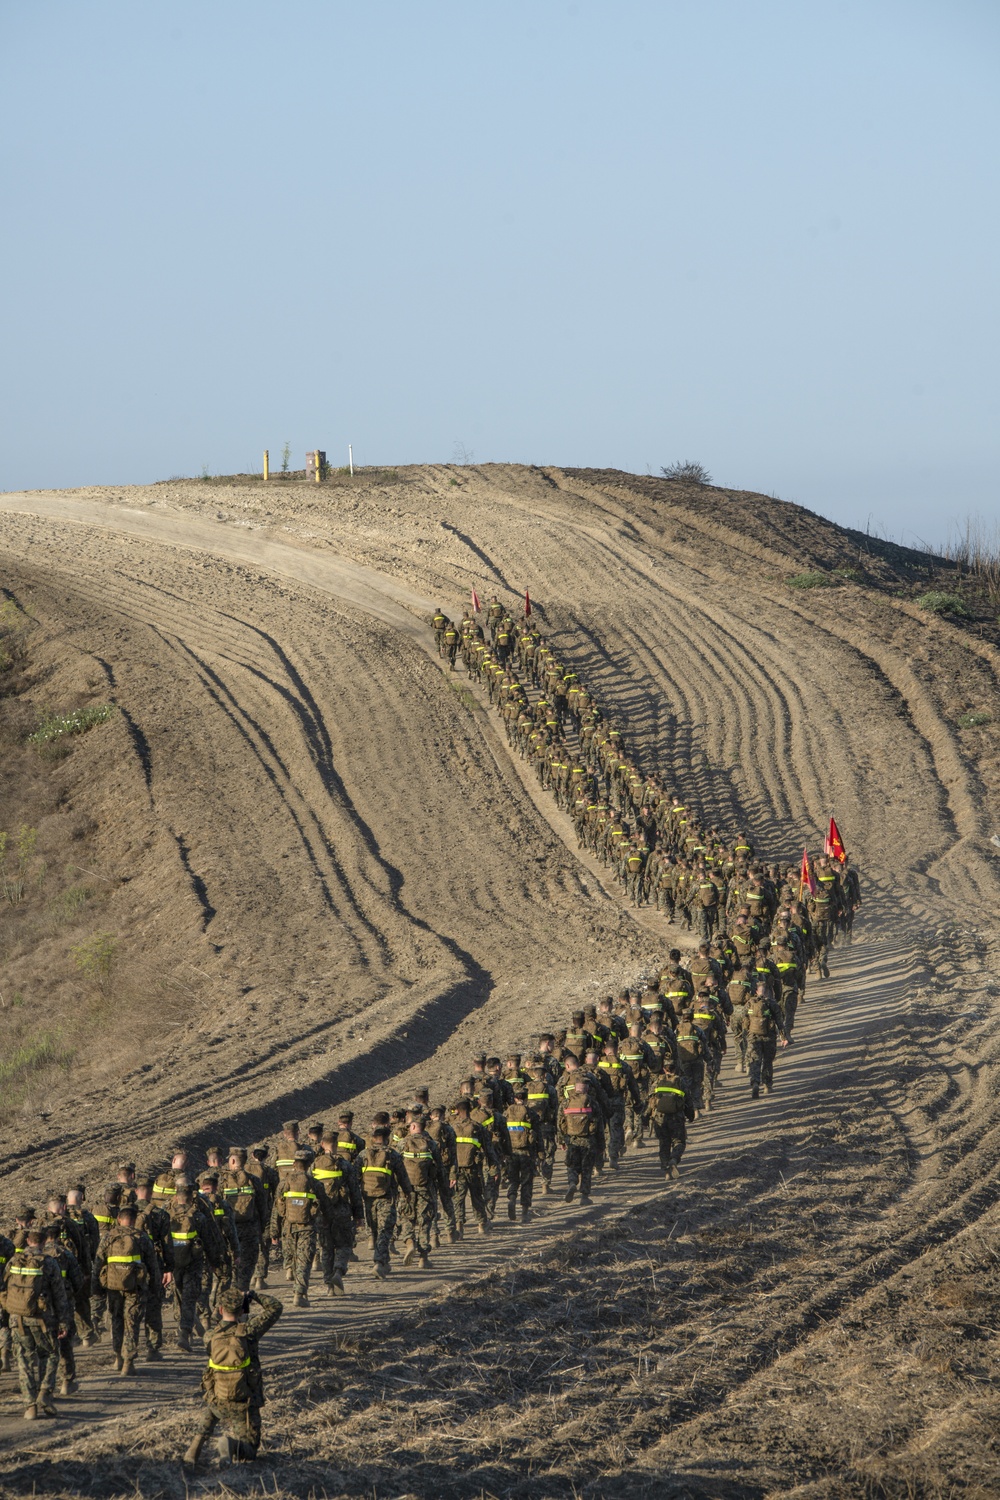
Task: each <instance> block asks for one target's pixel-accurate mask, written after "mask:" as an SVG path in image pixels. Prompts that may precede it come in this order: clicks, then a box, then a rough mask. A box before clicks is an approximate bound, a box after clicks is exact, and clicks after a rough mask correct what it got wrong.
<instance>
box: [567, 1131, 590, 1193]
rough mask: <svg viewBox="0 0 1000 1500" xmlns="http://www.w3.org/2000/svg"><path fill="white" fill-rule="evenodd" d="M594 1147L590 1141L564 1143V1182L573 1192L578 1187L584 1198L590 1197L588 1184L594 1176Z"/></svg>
mask: <svg viewBox="0 0 1000 1500" xmlns="http://www.w3.org/2000/svg"><path fill="white" fill-rule="evenodd" d="M594 1157H595V1153H594V1147H593V1144H592V1142H590V1141H567V1142H566V1180H567V1182H568V1184H569V1186H570V1187H571V1188H572V1189H573V1190H574V1191H575V1190H576V1188H577V1187H579V1189H580V1192H581V1193H582V1194H583V1195H584V1197H585V1198H589V1197H590V1184H591V1180H592V1178H593V1175H594Z"/></svg>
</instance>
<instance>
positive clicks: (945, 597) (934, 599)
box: [916, 589, 969, 620]
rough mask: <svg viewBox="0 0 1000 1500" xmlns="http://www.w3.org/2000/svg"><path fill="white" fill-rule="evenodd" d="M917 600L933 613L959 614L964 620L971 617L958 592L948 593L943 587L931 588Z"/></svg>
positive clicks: (922, 607)
mask: <svg viewBox="0 0 1000 1500" xmlns="http://www.w3.org/2000/svg"><path fill="white" fill-rule="evenodd" d="M916 602H917V604H919V606H920V608H921V609H927V610H930V612H931V614H933V615H957V616H958V617H959V618H960V619H964V620H967V619H968V618H969V611H968V610H967V609H966V607H965V605H964V603H963V602H962V600H961V598H960V597H959V595H958V594H946V593H944V592H943V591H942V590H941V589H929V590H928V592H927V593H926V594H921V595H920V597H919V599H917V601H916Z"/></svg>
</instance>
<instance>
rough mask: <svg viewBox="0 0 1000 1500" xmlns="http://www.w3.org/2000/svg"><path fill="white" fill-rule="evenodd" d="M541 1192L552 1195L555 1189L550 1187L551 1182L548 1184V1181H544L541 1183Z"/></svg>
mask: <svg viewBox="0 0 1000 1500" xmlns="http://www.w3.org/2000/svg"><path fill="white" fill-rule="evenodd" d="M542 1192H543V1193H554V1192H555V1188H554V1187H553V1186H552V1184H551V1182H549V1181H548V1180H546V1181H545V1182H543V1183H542Z"/></svg>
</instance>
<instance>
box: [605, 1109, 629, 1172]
mask: <svg viewBox="0 0 1000 1500" xmlns="http://www.w3.org/2000/svg"><path fill="white" fill-rule="evenodd" d="M624 1155H625V1096H624V1095H623V1094H616V1095H615V1097H614V1099H612V1100H611V1104H610V1107H609V1117H608V1160H609V1161H610V1162H611V1165H612V1166H614V1165H615V1164H616V1163H617V1161H618V1158H619V1157H620V1156H624Z"/></svg>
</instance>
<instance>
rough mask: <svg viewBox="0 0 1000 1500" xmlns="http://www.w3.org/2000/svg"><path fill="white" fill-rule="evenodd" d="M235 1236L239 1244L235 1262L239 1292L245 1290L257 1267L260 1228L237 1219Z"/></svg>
mask: <svg viewBox="0 0 1000 1500" xmlns="http://www.w3.org/2000/svg"><path fill="white" fill-rule="evenodd" d="M236 1238H237V1240H238V1241H239V1246H240V1253H239V1258H238V1259H237V1262H236V1285H237V1286H238V1287H239V1289H240V1291H241V1292H245V1291H246V1290H247V1288H248V1287H249V1285H250V1281H251V1278H252V1277H253V1275H254V1272H255V1270H256V1267H257V1259H258V1256H259V1254H260V1230H259V1229H258V1228H257V1225H256V1224H253V1223H249V1222H248V1223H244V1222H243V1221H241V1220H239V1219H237V1221H236Z"/></svg>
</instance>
